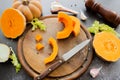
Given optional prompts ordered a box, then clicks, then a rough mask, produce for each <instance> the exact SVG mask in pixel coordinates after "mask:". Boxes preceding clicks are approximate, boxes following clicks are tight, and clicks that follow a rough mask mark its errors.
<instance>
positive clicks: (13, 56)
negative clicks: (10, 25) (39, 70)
mask: <svg viewBox="0 0 120 80" xmlns="http://www.w3.org/2000/svg"><path fill="white" fill-rule="evenodd" d="M10 49H11V52H12V54H11V55H10V56H9V58H10V59H11V60H12V64H13V65H14V66H15V69H16V72H19V71H20V69H21V64H20V63H19V62H18V60H17V57H16V55H15V52H14V51H13V49H12V48H11V47H10Z"/></svg>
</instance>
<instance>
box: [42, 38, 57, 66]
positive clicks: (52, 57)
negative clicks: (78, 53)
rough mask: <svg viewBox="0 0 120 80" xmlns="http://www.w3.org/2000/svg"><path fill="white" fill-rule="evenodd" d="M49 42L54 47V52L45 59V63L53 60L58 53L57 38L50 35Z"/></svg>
mask: <svg viewBox="0 0 120 80" xmlns="http://www.w3.org/2000/svg"><path fill="white" fill-rule="evenodd" d="M49 44H50V45H51V46H52V47H53V52H52V53H51V55H50V56H49V57H47V58H45V60H44V63H45V64H47V63H50V62H52V61H53V60H54V59H55V58H56V56H57V54H58V45H57V42H56V40H55V39H54V38H52V37H50V38H49Z"/></svg>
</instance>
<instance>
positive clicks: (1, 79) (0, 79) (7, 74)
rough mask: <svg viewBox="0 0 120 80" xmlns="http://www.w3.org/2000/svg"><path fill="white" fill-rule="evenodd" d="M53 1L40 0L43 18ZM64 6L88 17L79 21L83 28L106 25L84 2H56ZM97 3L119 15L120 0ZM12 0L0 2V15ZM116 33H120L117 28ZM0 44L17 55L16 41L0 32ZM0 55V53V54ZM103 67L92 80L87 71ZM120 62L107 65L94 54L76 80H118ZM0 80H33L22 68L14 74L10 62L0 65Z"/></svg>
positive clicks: (119, 77) (80, 0)
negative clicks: (102, 23) (8, 47)
mask: <svg viewBox="0 0 120 80" xmlns="http://www.w3.org/2000/svg"><path fill="white" fill-rule="evenodd" d="M53 1H54V0H41V3H42V5H43V16H46V15H50V14H51V12H50V3H51V2H53ZM58 1H60V2H61V3H62V4H63V5H64V6H66V7H69V8H71V9H74V10H76V11H78V12H80V10H82V11H83V12H84V13H85V15H86V16H87V17H88V19H87V20H86V21H81V22H82V23H83V24H84V25H85V26H87V27H89V26H91V24H92V23H93V22H94V20H98V21H100V22H104V23H106V22H105V21H104V20H103V19H102V18H101V17H98V16H97V15H96V14H93V13H91V12H89V11H87V10H86V8H85V5H84V0H58ZM96 1H97V2H99V3H101V4H102V5H103V6H104V7H105V8H108V9H111V10H113V11H116V12H117V13H118V14H120V5H119V3H120V0H96ZM11 5H12V0H0V15H1V14H2V12H3V11H4V10H5V9H6V8H9V7H11ZM117 31H118V32H120V29H119V27H118V28H117ZM0 42H1V43H5V44H7V45H8V46H11V47H13V49H14V51H15V52H16V53H17V42H18V39H14V40H13V39H7V38H5V37H4V36H3V34H2V32H1V31H0ZM0 54H1V53H0ZM101 66H102V67H103V68H102V70H101V71H100V74H99V76H98V77H96V78H95V79H93V78H92V77H91V76H90V75H89V71H90V69H91V68H93V67H101ZM119 69H120V60H118V61H117V62H115V63H108V62H105V61H103V60H101V59H100V58H98V57H97V56H96V54H94V57H93V61H92V63H91V65H90V66H89V68H88V70H87V71H86V72H85V73H84V74H83V75H82V76H80V77H78V78H77V79H76V80H120V76H119V75H120V71H119ZM0 80H33V78H32V77H30V76H29V75H28V74H27V72H26V71H25V70H24V69H23V68H22V69H21V71H20V72H19V73H16V72H15V68H14V67H13V65H12V64H11V62H10V60H8V61H7V62H5V63H0Z"/></svg>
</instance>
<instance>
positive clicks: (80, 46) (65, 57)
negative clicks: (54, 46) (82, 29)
mask: <svg viewBox="0 0 120 80" xmlns="http://www.w3.org/2000/svg"><path fill="white" fill-rule="evenodd" d="M89 42H90V39H87V40H85V41H83V42H81V43H80V44H78V45H76V46H75V47H74V48H72V49H71V50H70V51H68V52H66V53H65V54H63V55H62V58H61V59H59V60H58V61H56V62H55V63H53V64H52V65H51V66H50V67H49V68H48V69H46V71H45V72H44V73H41V74H40V75H38V76H37V77H35V78H34V80H42V79H44V78H45V77H46V76H47V75H48V74H49V73H51V72H52V71H53V70H55V69H56V68H57V67H59V66H60V65H61V64H63V63H64V62H65V61H67V60H69V59H70V58H71V57H72V56H74V55H75V54H76V53H77V52H78V51H80V50H81V49H83V48H84V47H85V46H86V45H87V44H88V43H89Z"/></svg>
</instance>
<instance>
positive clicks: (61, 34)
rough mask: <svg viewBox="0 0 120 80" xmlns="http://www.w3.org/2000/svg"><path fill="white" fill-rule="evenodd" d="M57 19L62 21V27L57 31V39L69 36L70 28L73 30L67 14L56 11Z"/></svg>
mask: <svg viewBox="0 0 120 80" xmlns="http://www.w3.org/2000/svg"><path fill="white" fill-rule="evenodd" d="M58 19H59V21H60V22H63V24H64V26H65V27H64V29H63V30H62V31H60V32H58V33H57V39H64V38H67V37H69V36H70V34H71V32H72V30H73V22H72V19H71V18H70V16H69V15H67V14H65V13H63V12H59V13H58Z"/></svg>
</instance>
